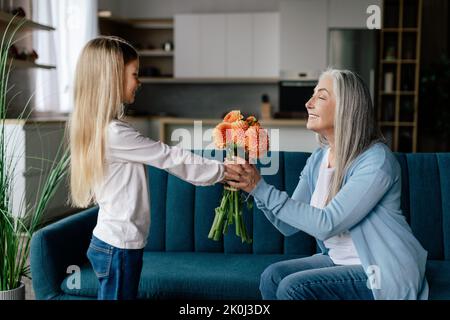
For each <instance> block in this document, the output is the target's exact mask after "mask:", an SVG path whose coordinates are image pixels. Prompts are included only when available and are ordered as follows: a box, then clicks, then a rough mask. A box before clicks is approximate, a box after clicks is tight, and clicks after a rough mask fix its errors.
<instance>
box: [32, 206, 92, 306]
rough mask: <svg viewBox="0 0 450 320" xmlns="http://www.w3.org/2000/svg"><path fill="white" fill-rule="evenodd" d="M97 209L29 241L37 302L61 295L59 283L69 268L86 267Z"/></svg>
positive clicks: (71, 217) (58, 225) (43, 232)
mask: <svg viewBox="0 0 450 320" xmlns="http://www.w3.org/2000/svg"><path fill="white" fill-rule="evenodd" d="M97 213H98V206H96V207H92V208H89V209H86V210H84V211H82V212H79V213H76V214H74V215H72V216H70V217H67V218H65V219H62V220H60V221H58V222H56V223H53V224H51V225H48V226H46V227H44V228H42V229H40V230H39V231H37V232H36V233H35V234H34V235H33V238H32V239H31V247H30V268H31V277H32V282H33V289H34V292H35V295H36V299H54V298H57V297H58V296H59V295H61V294H62V291H61V283H62V281H63V280H64V278H65V277H66V276H67V275H68V273H67V268H68V267H69V266H71V265H77V266H79V267H81V265H82V264H84V263H86V262H87V261H88V260H87V257H86V251H87V249H88V247H89V243H90V240H91V236H92V230H93V229H94V227H95V225H96V223H97Z"/></svg>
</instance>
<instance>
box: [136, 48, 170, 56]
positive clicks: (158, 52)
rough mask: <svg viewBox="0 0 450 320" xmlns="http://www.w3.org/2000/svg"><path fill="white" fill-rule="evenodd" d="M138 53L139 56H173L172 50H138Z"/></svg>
mask: <svg viewBox="0 0 450 320" xmlns="http://www.w3.org/2000/svg"><path fill="white" fill-rule="evenodd" d="M138 54H139V56H141V57H173V55H174V52H173V51H164V50H138Z"/></svg>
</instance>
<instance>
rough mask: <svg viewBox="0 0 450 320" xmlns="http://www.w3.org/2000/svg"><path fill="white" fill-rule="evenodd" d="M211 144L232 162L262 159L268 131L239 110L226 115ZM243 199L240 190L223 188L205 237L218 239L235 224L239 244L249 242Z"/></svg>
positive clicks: (267, 147) (265, 149)
mask: <svg viewBox="0 0 450 320" xmlns="http://www.w3.org/2000/svg"><path fill="white" fill-rule="evenodd" d="M213 139H214V144H215V145H216V147H217V148H218V149H226V158H227V159H228V160H233V159H234V157H236V156H238V155H239V156H240V157H241V158H244V159H245V160H246V161H250V160H255V159H258V158H260V157H261V156H263V155H264V154H265V153H266V152H267V151H268V149H269V137H268V134H267V131H266V130H265V129H263V128H262V127H261V125H260V124H259V122H258V120H257V119H256V118H255V117H254V116H249V117H247V118H246V119H245V120H244V116H243V115H242V114H241V112H240V111H238V110H234V111H231V112H229V113H228V114H227V115H226V116H225V118H224V119H223V121H222V122H221V123H219V124H218V125H217V126H216V127H215V129H214V131H213ZM242 212H243V200H242V198H241V193H240V191H239V190H237V189H235V188H232V187H230V186H225V187H224V191H223V196H222V200H221V202H220V206H219V207H217V208H216V210H215V217H214V222H213V224H212V226H211V230H210V231H209V235H208V238H209V239H213V240H215V241H218V240H220V238H221V236H222V234H225V233H226V232H227V229H228V226H229V225H231V224H233V222H234V224H235V227H236V235H237V236H238V237H241V239H242V242H246V243H251V242H252V239H251V238H250V237H249V236H248V233H247V229H246V227H245V224H244V220H243V217H242Z"/></svg>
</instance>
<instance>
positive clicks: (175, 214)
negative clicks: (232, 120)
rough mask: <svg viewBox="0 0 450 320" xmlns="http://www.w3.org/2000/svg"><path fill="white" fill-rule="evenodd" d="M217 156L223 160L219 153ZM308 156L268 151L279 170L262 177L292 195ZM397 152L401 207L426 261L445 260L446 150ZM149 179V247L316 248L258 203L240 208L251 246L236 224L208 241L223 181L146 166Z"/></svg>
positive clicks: (449, 192) (449, 216)
mask: <svg viewBox="0 0 450 320" xmlns="http://www.w3.org/2000/svg"><path fill="white" fill-rule="evenodd" d="M219 152H220V151H219ZM214 155H215V153H214V152H213V154H212V156H214ZM219 155H220V157H221V158H222V159H223V152H220V153H219ZM205 156H208V155H207V154H206V153H205ZM309 156H310V153H306V152H279V153H276V152H273V153H272V152H271V153H269V157H271V158H272V159H276V157H278V164H277V165H278V170H277V171H276V173H275V174H273V175H265V176H264V179H265V180H266V181H267V182H268V183H269V184H272V185H274V186H275V187H276V188H278V189H280V190H285V191H286V192H287V193H288V194H289V195H292V193H293V192H294V189H295V187H296V186H297V183H298V179H299V176H300V172H301V170H302V169H303V167H304V165H305V163H306V160H307V159H308V157H309ZM396 156H397V159H398V161H399V163H400V166H401V169H402V199H401V201H402V203H401V206H402V210H403V212H404V214H405V216H406V217H407V220H408V222H410V224H411V227H412V230H413V232H414V234H415V235H416V237H417V238H418V239H419V241H420V242H421V243H422V245H423V246H424V247H425V249H426V250H428V252H429V259H439V260H442V259H449V258H450V154H401V153H396ZM258 166H259V167H261V166H262V165H261V164H258ZM148 177H149V179H148V183H149V190H150V194H151V200H150V201H151V215H152V217H151V225H150V235H149V239H148V244H147V247H146V250H148V251H198V252H224V253H254V254H269V253H277V254H299V255H311V254H314V253H315V252H317V247H316V242H315V240H314V238H313V237H311V236H309V235H307V234H306V233H304V232H298V233H296V234H295V235H293V236H290V237H284V236H283V235H282V234H281V233H280V232H278V230H276V229H275V227H273V226H272V224H271V223H270V222H269V221H268V220H267V219H266V218H265V216H264V214H263V213H262V212H260V210H259V209H257V208H256V206H253V208H252V209H251V210H248V209H247V208H245V209H244V219H245V222H246V226H247V231H248V232H249V234H250V235H252V238H253V242H252V244H243V243H241V241H240V238H238V237H236V235H235V233H234V225H232V226H231V228H229V230H228V233H227V234H225V235H224V237H223V240H221V241H213V240H210V239H208V232H209V228H210V227H211V224H212V221H213V219H214V209H215V208H216V207H217V206H218V205H219V202H220V199H221V196H222V191H223V186H222V184H217V185H215V186H210V187H195V186H193V185H191V184H189V183H187V182H184V181H182V180H180V179H179V178H177V177H175V176H173V175H170V174H168V173H167V172H165V171H163V170H159V169H156V168H153V167H150V166H149V167H148Z"/></svg>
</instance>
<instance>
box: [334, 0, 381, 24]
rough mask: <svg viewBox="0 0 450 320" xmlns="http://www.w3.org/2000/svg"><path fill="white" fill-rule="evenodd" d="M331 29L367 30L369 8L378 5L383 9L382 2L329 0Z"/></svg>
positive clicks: (375, 0) (370, 0)
mask: <svg viewBox="0 0 450 320" xmlns="http://www.w3.org/2000/svg"><path fill="white" fill-rule="evenodd" d="M328 1H329V14H328V27H329V28H332V29H333V28H341V29H342V28H348V29H366V28H367V24H366V22H367V18H368V17H369V15H370V14H368V13H367V8H368V7H369V6H370V5H378V6H379V7H380V8H381V5H382V1H381V0H328Z"/></svg>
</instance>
